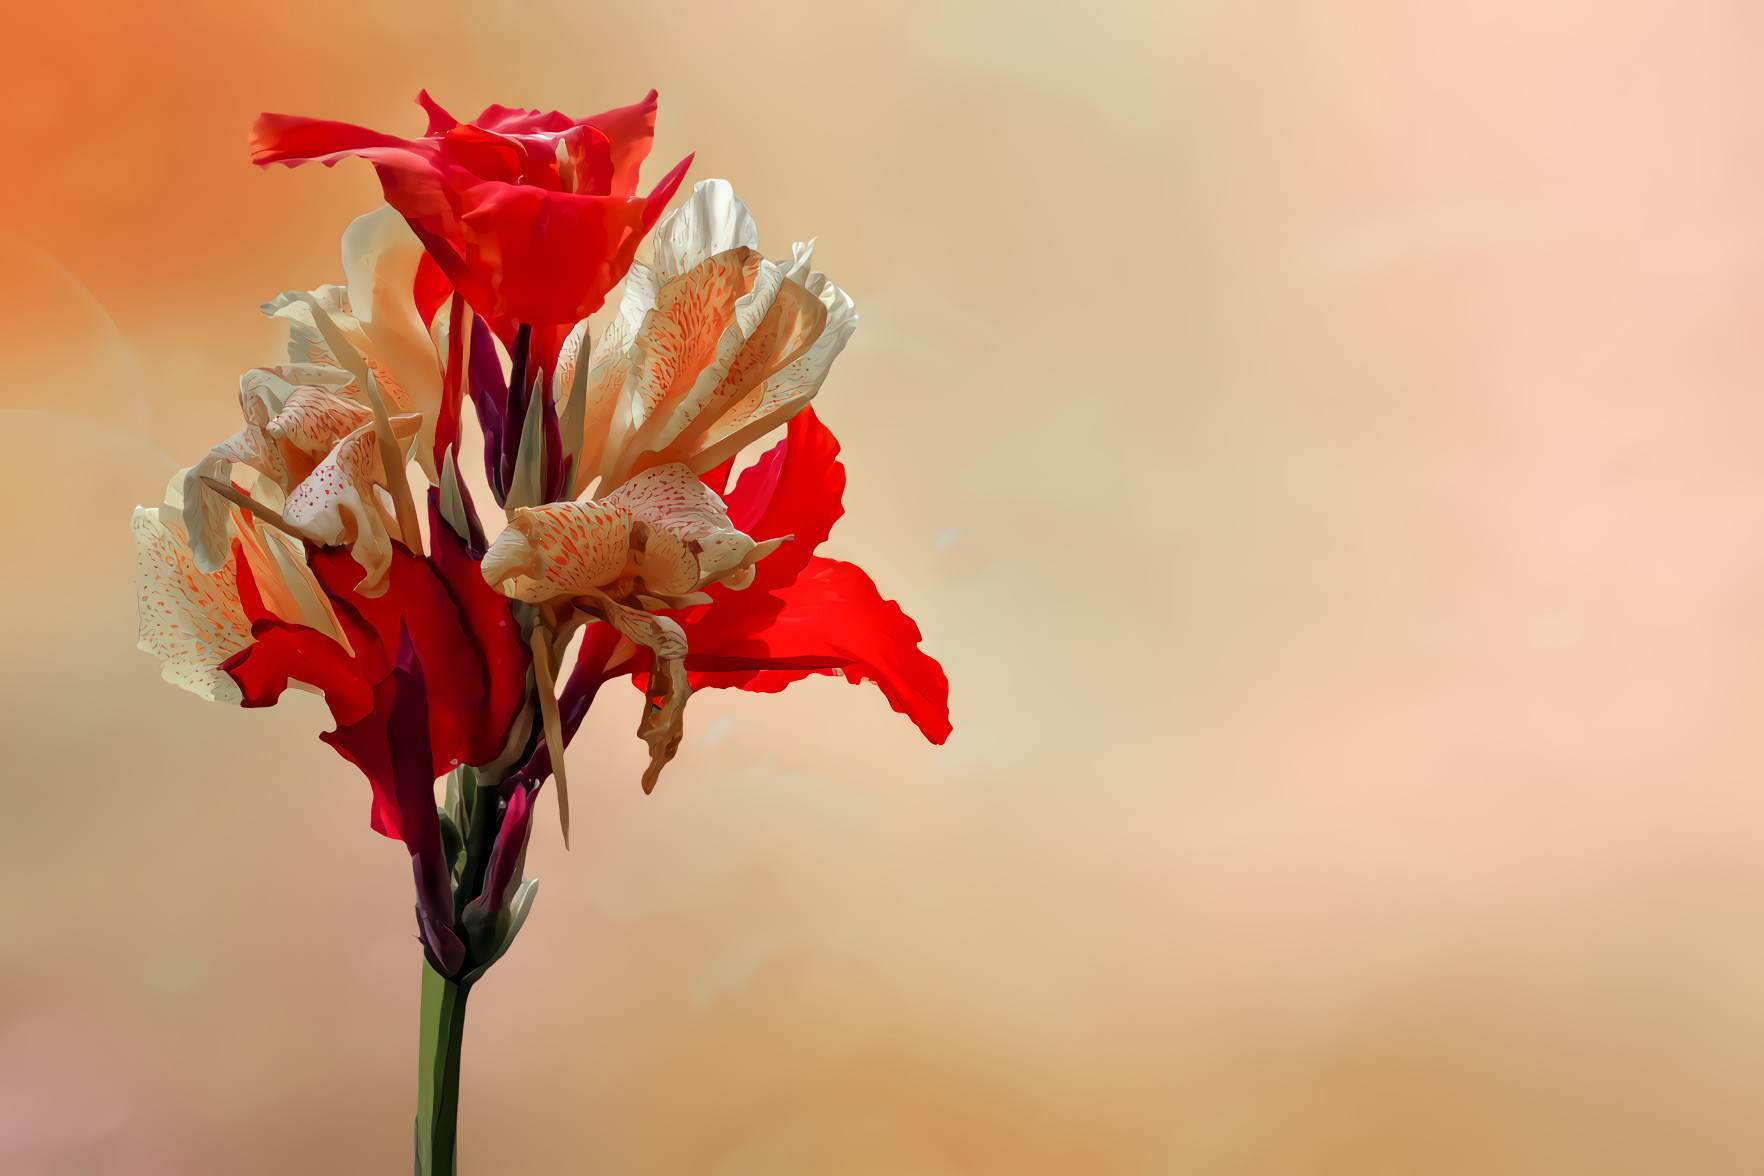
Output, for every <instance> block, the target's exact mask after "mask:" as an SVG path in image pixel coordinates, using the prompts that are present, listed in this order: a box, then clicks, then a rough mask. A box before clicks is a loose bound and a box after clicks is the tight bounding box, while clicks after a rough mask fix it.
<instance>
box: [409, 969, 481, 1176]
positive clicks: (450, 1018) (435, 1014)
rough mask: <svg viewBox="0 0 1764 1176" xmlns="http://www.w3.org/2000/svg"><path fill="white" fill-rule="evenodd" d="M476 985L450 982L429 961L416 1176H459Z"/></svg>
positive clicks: (420, 1045)
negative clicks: (462, 1099)
mask: <svg viewBox="0 0 1764 1176" xmlns="http://www.w3.org/2000/svg"><path fill="white" fill-rule="evenodd" d="M470 991H471V986H470V985H469V984H468V985H464V986H461V985H459V984H456V983H455V982H454V981H452V980H447V979H444V978H443V977H442V976H441V974H440V973H438V972H436V971H435V969H434V968H431V967H430V966H429V964H428V961H427V960H425V961H423V1011H422V1029H421V1034H420V1037H419V1039H418V1045H417V1117H416V1176H455V1174H456V1173H457V1172H458V1171H459V1160H458V1156H457V1155H456V1153H455V1149H454V1137H455V1129H456V1128H457V1127H458V1124H459V1046H460V1040H461V1038H463V1037H464V1036H465V1011H466V994H467V993H469V992H470Z"/></svg>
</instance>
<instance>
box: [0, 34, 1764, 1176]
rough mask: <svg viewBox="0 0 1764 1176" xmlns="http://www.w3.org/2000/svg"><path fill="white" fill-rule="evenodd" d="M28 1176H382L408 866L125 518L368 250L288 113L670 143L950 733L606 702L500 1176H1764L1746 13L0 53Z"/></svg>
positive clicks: (805, 702)
mask: <svg viewBox="0 0 1764 1176" xmlns="http://www.w3.org/2000/svg"><path fill="white" fill-rule="evenodd" d="M4 40H5V44H4V46H0V95H3V97H4V107H5V109H6V110H7V111H8V118H7V120H6V122H5V125H4V127H3V128H0V159H4V160H5V166H4V168H3V169H0V493H3V495H4V498H3V501H4V503H5V510H4V513H5V519H6V522H5V530H4V535H5V537H6V542H5V544H4V555H3V556H0V558H3V559H4V561H5V563H4V575H0V649H3V650H4V654H3V656H0V663H3V665H4V672H3V673H0V716H3V717H0V751H3V755H0V765H4V766H3V769H0V813H3V814H4V815H3V816H0V893H3V894H5V895H6V901H5V902H4V903H3V904H0V1171H5V1172H8V1173H24V1174H28V1176H37V1174H48V1173H58V1174H66V1173H91V1174H95V1176H111V1174H115V1176H231V1174H235V1173H270V1174H273V1176H283V1174H286V1176H293V1174H296V1173H302V1174H303V1173H313V1172H324V1173H344V1174H355V1173H362V1174H370V1173H371V1174H378V1173H384V1172H391V1171H404V1170H406V1168H407V1166H408V1164H409V1163H410V1159H409V1155H410V1147H411V1126H410V1123H411V1115H412V1114H413V1113H414V1104H413V1100H412V1093H411V1092H412V1090H413V1078H414V1071H415V1034H416V1012H417V996H418V991H417V987H418V986H417V979H418V971H419V967H420V955H419V951H418V947H417V944H416V942H415V941H414V931H415V926H414V919H413V916H412V914H411V897H410V894H411V891H410V870H409V866H408V863H407V859H406V855H405V851H404V850H403V848H402V847H401V846H399V845H398V844H397V843H395V842H389V841H386V840H385V839H383V838H380V837H378V836H376V835H375V834H373V833H372V832H370V831H369V829H368V827H367V816H368V799H367V797H368V792H367V786H366V784H365V782H364V781H363V780H362V779H361V778H360V776H359V775H358V774H357V773H356V772H355V770H354V769H353V768H352V767H350V766H349V765H348V764H346V763H345V762H344V761H342V760H341V759H340V758H339V757H338V756H336V755H335V754H334V753H333V752H332V751H331V750H330V749H329V748H327V747H325V746H323V745H322V744H320V743H319V742H318V740H317V739H316V737H315V735H316V732H317V731H319V730H321V729H324V728H325V727H328V726H329V716H328V714H327V713H326V712H325V710H324V708H323V706H322V704H321V703H319V701H318V700H317V699H314V698H312V697H310V696H300V697H294V696H290V704H284V705H283V706H280V707H277V708H274V709H272V710H264V711H239V710H235V709H231V708H227V707H222V706H215V705H211V704H208V703H204V702H202V701H201V700H199V699H197V698H196V697H194V696H193V695H190V694H186V693H183V692H181V691H179V690H177V689H175V688H173V687H171V686H169V685H166V684H164V683H162V682H161V681H160V680H159V677H158V671H157V668H156V666H155V664H154V662H153V659H152V658H150V657H148V656H147V655H146V654H143V653H140V652H137V651H136V650H135V648H134V642H135V602H134V599H133V586H132V585H133V581H132V577H133V560H134V556H133V545H132V540H131V538H130V534H129V514H130V511H131V509H132V508H133V507H134V505H135V504H136V503H137V502H142V503H156V502H158V501H159V499H160V495H161V494H162V492H163V488H164V484H165V479H166V477H167V476H168V475H169V474H170V473H171V472H172V470H173V469H174V468H175V467H177V466H179V465H185V464H190V463H193V462H194V461H195V460H196V459H197V458H198V457H200V456H201V455H202V454H203V453H205V452H207V449H208V447H209V446H210V445H211V444H213V443H214V442H215V441H217V440H219V439H221V438H222V437H224V436H226V435H227V434H228V433H230V432H232V431H233V430H234V429H235V428H236V427H237V425H236V421H237V414H238V408H237V402H236V387H237V378H238V375H239V373H240V372H242V371H243V370H245V369H246V368H249V367H252V366H256V365H259V364H266V363H273V362H277V361H278V359H279V357H280V356H281V355H282V354H283V351H282V347H283V344H282V337H283V336H282V331H281V329H280V328H279V327H278V326H276V325H274V324H272V323H271V322H269V321H268V320H266V319H264V318H263V317H262V316H261V315H260V314H259V313H258V311H257V309H256V308H257V306H258V305H259V304H260V303H262V302H264V301H265V300H267V299H269V298H270V297H273V296H274V295H276V294H277V293H279V292H281V291H283V290H288V289H301V290H303V289H309V288H311V287H312V286H314V285H317V284H319V283H323V282H332V281H338V280H340V278H341V267H340V262H339V260H338V238H339V236H340V234H341V232H342V229H343V228H344V226H345V225H346V224H347V223H348V221H349V220H350V219H351V218H352V217H354V216H356V215H358V214H359V213H361V212H365V211H367V210H368V209H369V208H371V207H373V206H374V205H375V204H376V203H377V202H378V200H379V189H378V186H377V184H376V182H375V181H374V179H373V176H372V172H371V169H370V168H369V167H368V166H367V165H366V164H365V163H361V162H359V161H351V162H345V163H343V164H340V165H339V166H338V167H336V168H335V169H332V170H327V169H324V168H321V167H315V166H308V167H303V168H300V169H298V170H293V171H289V170H284V169H277V170H275V171H273V172H267V173H266V172H262V171H260V170H259V169H257V168H255V167H253V166H251V165H250V163H249V162H248V159H247V152H246V136H247V132H248V130H249V128H250V125H251V122H252V119H253V118H254V117H255V116H256V114H257V113H258V112H259V111H263V110H271V111H283V112H290V113H298V114H307V115H313V116H318V117H324V118H336V119H344V120H347V121H351V122H357V123H362V124H366V125H369V126H374V127H378V128H382V129H385V130H388V131H394V132H397V133H401V134H411V133H416V132H419V131H420V130H421V129H422V127H423V126H424V121H423V116H422V113H421V111H420V110H419V109H418V108H417V106H416V105H415V104H414V102H413V99H414V98H415V96H416V93H417V91H418V90H419V89H420V88H422V87H425V86H426V87H428V89H429V90H430V91H431V92H432V93H433V94H434V95H435V96H436V97H437V98H438V99H439V100H440V101H441V102H442V103H443V104H445V105H446V106H448V107H449V108H450V109H452V110H453V111H454V112H455V113H457V114H460V115H461V116H469V115H471V114H473V113H475V112H476V111H477V110H478V109H479V108H481V107H482V106H484V105H487V104H489V103H491V102H501V103H505V104H509V105H525V106H538V107H543V108H553V107H556V108H561V109H563V110H566V111H572V112H576V113H578V114H582V113H588V112H591V111H595V110H600V109H604V108H606V107H609V106H614V105H620V104H624V103H628V102H632V101H635V100H636V99H638V98H640V97H641V96H642V95H643V94H644V93H645V92H646V91H647V90H648V89H650V88H651V87H652V86H653V87H655V88H657V89H659V90H660V91H661V111H660V117H659V121H658V128H657V129H658V138H657V146H656V150H655V153H654V155H653V156H652V164H651V168H650V170H649V172H648V173H647V174H648V175H650V176H656V175H659V174H660V172H661V171H662V170H663V169H665V167H666V166H667V164H669V163H671V162H672V161H673V160H675V159H678V158H679V157H680V156H682V155H684V154H685V153H686V152H687V151H690V150H696V151H697V152H698V159H697V163H696V164H695V166H694V168H693V171H692V178H693V179H701V178H705V177H710V176H722V177H726V178H728V179H729V180H731V181H732V182H733V183H734V185H735V187H736V189H737V191H739V192H740V193H741V194H742V195H743V196H744V197H745V198H746V199H747V200H748V202H749V203H750V204H751V205H752V207H753V209H754V211H755V215H756V217H757V219H758V222H759V226H760V232H761V234H762V246H763V247H764V248H765V249H766V251H767V252H768V253H769V254H771V255H772V256H778V255H780V254H782V255H788V252H789V247H790V243H791V242H792V241H793V240H799V239H805V238H807V237H808V236H810V235H818V236H819V238H820V245H819V249H818V251H817V254H816V261H817V265H818V267H819V268H822V269H824V270H826V272H827V273H828V274H829V276H830V277H832V278H833V279H834V280H835V281H836V282H838V283H839V284H840V285H841V286H842V287H844V288H846V289H847V290H849V291H850V293H851V294H852V295H853V297H854V298H855V299H856V301H857V304H858V308H859V313H860V315H861V325H860V327H859V329H858V332H857V335H856V336H855V338H854V339H853V342H852V344H851V347H850V348H849V349H848V350H847V352H846V353H845V356H844V357H843V358H842V359H841V360H840V362H839V364H838V365H837V366H836V367H835V368H834V370H833V374H832V377H831V378H830V380H829V381H828V383H827V385H826V387H825V389H824V390H823V392H822V394H821V397H820V399H819V400H818V401H817V408H818V409H819V410H820V412H821V415H822V417H823V419H825V420H826V421H827V422H828V423H829V425H830V426H831V427H832V428H833V429H834V430H835V431H836V432H837V433H838V434H839V436H840V437H841V439H842V440H843V442H844V446H845V450H844V459H845V462H846V465H847V468H848V470H849V474H850V490H849V492H848V494H847V505H848V507H849V509H850V513H849V515H848V516H847V518H846V519H845V520H844V521H843V522H842V523H841V524H840V525H839V527H837V528H836V529H835V531H834V533H833V541H832V543H831V545H830V548H829V553H830V554H833V555H835V556H838V557H840V558H848V559H852V560H854V561H856V562H858V563H860V564H862V566H863V567H865V568H866V569H868V570H870V571H871V572H872V573H873V574H874V576H875V578H876V580H877V582H878V584H879V585H880V587H881V589H882V591H883V593H884V595H887V596H889V597H892V598H894V599H898V600H899V601H901V603H902V604H903V605H904V607H905V608H906V609H907V611H908V612H909V613H910V614H911V615H913V616H914V617H916V618H917V619H918V620H919V622H920V623H921V625H922V627H923V629H924V632H925V645H926V648H927V649H928V650H929V651H930V652H931V653H932V654H934V655H935V656H936V657H938V658H940V659H941V660H942V661H943V663H944V665H945V666H946V668H947V669H948V671H949V676H950V679H951V681H952V683H953V692H952V700H951V701H952V709H953V718H954V722H955V734H954V736H953V737H952V738H951V739H950V741H949V743H948V745H947V746H945V747H943V748H933V747H929V746H927V745H926V744H925V743H924V742H923V741H922V740H921V739H920V738H919V736H918V734H917V732H915V731H914V730H913V728H912V726H911V724H910V723H908V722H907V720H906V719H904V718H903V717H901V716H899V715H896V714H894V713H893V712H891V711H890V710H889V709H888V706H887V704H886V702H885V701H884V699H883V698H882V697H881V695H880V694H879V693H878V692H877V691H876V690H875V689H874V688H873V687H870V686H863V687H852V686H849V685H846V684H844V683H843V682H840V681H836V680H832V679H816V680H814V681H811V682H809V683H805V684H802V685H798V686H795V687H792V688H791V689H790V690H789V691H788V692H787V693H784V694H782V695H778V696H757V695H745V694H735V693H722V692H715V691H710V692H705V693H703V694H700V695H697V696H695V697H694V698H693V700H692V703H691V706H690V708H689V710H688V714H687V735H686V740H685V743H684V745H683V747H682V750H681V752H680V755H679V758H678V759H677V760H676V761H675V762H674V763H673V764H672V765H671V766H670V767H669V769H668V771H667V773H666V774H665V775H664V777H663V779H662V781H661V784H660V786H659V787H658V788H657V790H656V793H655V794H654V795H653V796H649V797H645V796H644V795H643V794H642V793H641V792H640V791H639V788H638V777H639V775H640V772H641V766H640V765H641V763H642V760H643V755H644V747H643V745H642V743H641V742H640V741H639V740H638V739H637V737H636V735H635V734H634V730H635V726H636V723H637V719H638V710H639V696H638V695H637V693H636V692H635V691H633V690H631V689H630V688H629V687H628V686H625V685H615V686H612V687H609V688H608V689H607V690H606V691H604V692H603V693H602V696H601V700H600V702H598V703H597V704H596V707H595V710H594V712H593V713H592V715H591V716H590V719H589V722H588V724H587V726H586V727H585V729H584V734H583V735H582V736H581V737H580V738H579V739H578V740H577V742H576V744H575V745H574V747H573V749H572V754H571V757H570V764H571V769H570V775H571V785H572V796H573V802H574V808H575V813H574V819H573V829H574V838H573V840H574V848H573V849H572V850H571V851H569V852H567V853H566V852H565V851H564V849H563V846H562V844H561V841H560V839H559V837H558V833H557V826H556V819H555V806H554V804H553V802H552V800H551V798H550V795H549V792H548V793H547V795H546V796H545V799H544V802H543V803H542V805H541V808H540V813H541V816H542V818H543V819H542V820H540V821H539V822H538V832H537V833H536V834H535V838H534V842H533V850H532V854H531V858H530V860H529V865H528V871H529V873H532V874H536V875H537V876H539V877H540V878H541V884H540V890H539V894H538V899H537V902H536V905H535V908H534V915H533V918H532V919H531V921H529V922H528V924H527V927H526V930H525V931H524V932H523V934H522V936H521V938H520V941H519V942H518V943H517V944H516V945H515V947H514V950H513V951H512V952H511V953H510V955H509V956H508V957H507V959H506V960H504V961H503V962H502V963H501V964H499V965H498V966H497V968H496V969H495V971H493V972H492V973H491V974H490V975H489V977H488V978H487V979H486V980H485V982H484V983H483V984H481V985H479V986H478V988H477V989H476V990H475V992H474V994H473V997H472V1014H471V1022H470V1025H469V1028H468V1031H467V1037H466V1045H465V1050H466V1064H465V1083H464V1091H463V1096H462V1113H461V1146H462V1153H463V1155H462V1160H461V1165H460V1168H461V1171H462V1172H468V1173H472V1174H474V1176H476V1174H484V1176H491V1174H495V1176H501V1174H504V1173H508V1174H516V1176H528V1174H534V1176H551V1174H557V1176H563V1174H566V1173H568V1174H575V1173H583V1172H595V1173H602V1172H604V1173H620V1174H625V1173H629V1174H642V1176H649V1174H654V1176H674V1174H680V1176H696V1174H701V1173H709V1174H713V1176H827V1174H833V1176H957V1174H963V1176H966V1174H1000V1176H1040V1174H1055V1173H1058V1174H1072V1176H1114V1174H1122V1176H1142V1174H1143V1176H1335V1174H1339V1176H1364V1174H1368V1173H1383V1172H1389V1173H1405V1174H1407V1173H1426V1174H1435V1173H1441V1174H1464V1176H1486V1174H1489V1173H1500V1174H1502V1176H1530V1174H1535V1176H1562V1174H1573V1173H1586V1174H1589V1176H1591V1174H1597V1176H1612V1174H1627V1173H1634V1174H1637V1176H1658V1174H1660V1173H1728V1172H1734V1173H1738V1172H1756V1171H1761V1170H1764V1115H1761V1114H1760V1113H1759V1107H1760V1104H1761V1103H1764V456H1761V454H1764V330H1761V328H1760V324H1761V323H1764V72H1760V70H1759V68H1758V61H1759V58H1760V52H1761V50H1764V9H1761V8H1760V7H1759V6H1757V5H1755V4H1745V3H1738V2H1718V0H1677V2H1673V3H1667V2H1665V0H1652V2H1643V0H1608V2H1603V3H1595V2H1593V0H1495V2H1493V3H1477V4H1462V3H1446V2H1444V0H1433V2H1427V3H1415V2H1412V0H1294V2H1288V3H1270V2H1257V0H1245V2H1242V3H1234V2H1229V0H1148V2H1144V3H1138V4H1123V3H1111V2H1107V0H1103V2H1099V3H1086V4H1060V3H1038V4H1029V5H1025V4H1013V3H1006V2H1004V0H954V2H951V3H943V4H933V3H924V4H904V5H881V4H867V5H843V4H831V3H822V4H809V3H769V4H747V3H726V2H716V3H713V2H711V0H681V2H677V3H669V4H666V5H659V4H657V5H637V4H619V5H613V4H604V5H601V4H588V3H581V4H550V3H533V2H529V0H500V2H494V3H483V4H477V3H473V4H464V3H460V2H459V0H443V2H441V3H434V4H428V3H416V2H415V0H407V2H401V3H354V2H351V3H344V2H341V0H312V2H310V3H305V4H298V5H242V4H232V3H225V4H223V3H214V4H206V5H204V4H194V3H187V2H184V3H171V4H162V5H146V6H142V5H130V4H121V3H108V4H94V3H87V2H85V0H61V2H58V3H54V4H33V5H29V6H25V5H15V6H14V7H13V9H12V10H11V11H9V13H8V17H7V31H6V34H5V37H4Z"/></svg>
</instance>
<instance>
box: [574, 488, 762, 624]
mask: <svg viewBox="0 0 1764 1176" xmlns="http://www.w3.org/2000/svg"><path fill="white" fill-rule="evenodd" d="M600 501H601V502H602V503H603V504H615V505H618V506H622V507H624V508H625V509H626V510H628V511H629V512H630V516H631V520H632V524H633V527H635V526H636V525H637V524H644V529H643V530H642V531H641V532H638V535H637V538H635V539H634V540H633V542H632V544H631V562H632V564H633V565H634V567H635V568H636V571H637V575H638V576H639V577H640V578H641V579H642V581H643V587H644V590H645V591H647V592H649V593H650V594H651V595H655V596H684V595H686V594H688V593H692V592H696V591H698V589H700V588H703V587H704V586H705V585H707V584H711V583H714V582H716V581H717V580H720V579H722V578H723V577H725V576H729V575H732V574H736V573H738V572H740V571H742V570H744V569H746V568H747V567H749V566H750V565H751V564H752V563H753V562H754V561H755V560H758V559H760V558H762V557H764V556H765V555H767V554H770V553H771V552H772V551H773V550H774V549H776V547H777V546H778V542H779V541H777V540H774V541H772V542H769V543H765V544H755V543H754V541H753V539H752V538H750V537H749V536H747V535H745V534H743V533H742V532H740V531H738V530H736V529H735V528H734V527H733V526H731V525H730V523H729V516H728V514H727V513H726V511H725V509H724V506H723V500H722V499H721V498H719V497H717V494H716V492H715V491H714V490H712V489H711V488H710V487H709V486H706V485H705V484H704V483H703V482H702V481H700V480H699V478H698V475H697V474H694V473H693V472H692V471H691V470H690V469H688V468H687V467H686V466H684V465H681V464H679V463H677V462H676V463H673V464H670V465H664V466H651V467H650V468H649V469H646V470H644V471H642V472H641V473H639V474H637V475H635V476H634V477H632V478H631V480H630V481H628V482H626V483H625V484H624V485H623V486H620V487H619V488H618V489H617V490H615V491H613V492H612V493H611V494H609V495H607V496H606V497H605V498H603V499H601V500H600ZM749 578H751V577H749Z"/></svg>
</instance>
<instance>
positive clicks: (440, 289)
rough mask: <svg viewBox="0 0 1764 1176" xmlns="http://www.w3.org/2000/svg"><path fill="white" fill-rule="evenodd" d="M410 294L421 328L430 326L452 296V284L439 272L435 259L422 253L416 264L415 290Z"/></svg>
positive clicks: (439, 268)
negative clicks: (413, 299)
mask: <svg viewBox="0 0 1764 1176" xmlns="http://www.w3.org/2000/svg"><path fill="white" fill-rule="evenodd" d="M411 293H412V295H413V297H414V298H415V300H416V308H417V314H418V315H420V316H422V320H423V326H425V327H427V326H432V325H433V324H434V322H435V315H436V314H437V313H438V312H439V311H440V310H441V308H442V307H444V306H446V305H447V300H448V299H449V298H451V297H452V296H453V283H452V282H450V281H448V280H447V275H446V274H444V273H442V272H441V267H440V266H438V265H436V264H435V259H434V258H432V257H430V256H429V255H428V254H427V253H424V254H423V259H422V260H421V261H419V262H417V273H416V288H415V289H414V290H412V291H411Z"/></svg>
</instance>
